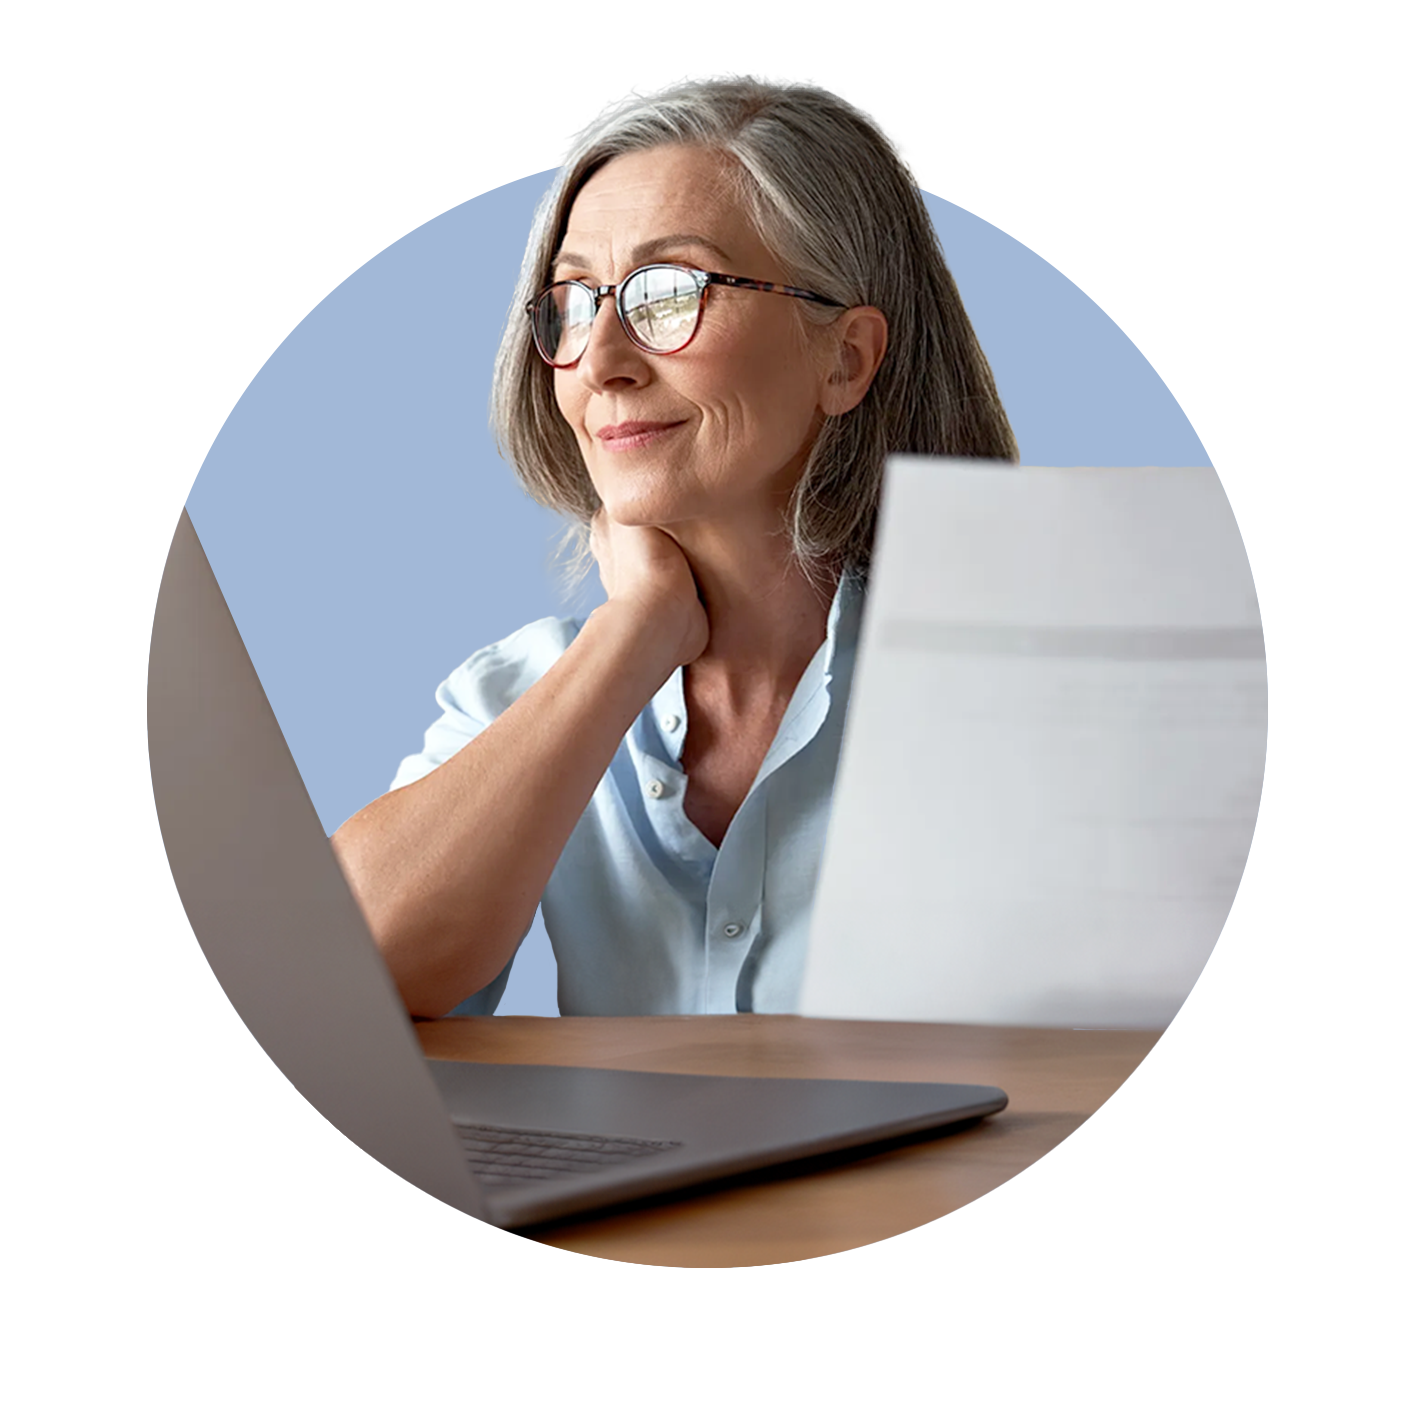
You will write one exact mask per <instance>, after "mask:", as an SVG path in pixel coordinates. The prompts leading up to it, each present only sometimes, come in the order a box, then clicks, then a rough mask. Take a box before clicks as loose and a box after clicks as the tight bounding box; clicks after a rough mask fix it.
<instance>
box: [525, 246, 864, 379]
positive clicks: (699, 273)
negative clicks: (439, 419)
mask: <svg viewBox="0 0 1415 1415" xmlns="http://www.w3.org/2000/svg"><path fill="white" fill-rule="evenodd" d="M649 270H673V271H678V272H679V273H681V274H683V275H690V276H692V278H693V282H694V284H696V285H697V287H698V313H697V317H696V318H695V319H694V321H693V327H692V329H691V330H690V331H689V333H688V337H687V338H686V339H685V340H684V341H683V342H682V343H681V344H676V345H674V347H673V348H671V349H656V348H654V347H653V346H652V345H650V344H647V343H645V342H644V340H642V339H641V338H639V336H638V335H637V334H636V333H635V332H634V329H633V326H632V325H631V324H630V323H629V319H628V316H627V315H626V314H625V313H624V305H623V303H622V302H621V300H620V298H619V292H620V290H622V289H623V288H624V286H626V285H627V284H628V283H629V282H630V281H631V280H632V279H633V278H634V277H635V276H636V275H642V274H644V273H645V272H646V271H649ZM566 285H578V286H579V287H580V289H582V290H583V291H585V293H586V294H588V295H589V297H590V298H591V299H592V300H593V301H594V307H595V309H596V310H598V309H599V307H600V304H601V302H602V301H604V300H607V299H608V298H609V297H610V296H611V295H612V296H613V297H614V312H615V313H616V314H617V315H618V316H619V323H620V326H621V327H622V328H623V330H624V333H625V334H627V335H628V336H629V340H630V342H631V343H633V344H634V345H635V346H636V347H638V348H640V349H642V350H643V351H644V353H646V354H681V353H682V352H683V350H684V349H686V348H687V347H688V345H689V344H691V343H692V342H693V340H694V339H696V338H697V337H698V330H699V329H701V328H702V323H703V306H704V305H705V304H706V302H707V292H708V286H709V285H727V286H730V287H731V288H732V289H734V290H759V291H761V293H762V294H764V295H789V296H790V297H791V298H792V299H794V300H810V301H811V302H812V303H813V304H817V305H828V306H830V308H832V309H840V310H843V309H845V308H846V306H845V305H843V304H841V303H840V301H839V300H830V299H827V298H826V297H825V296H824V295H817V294H816V293H815V292H814V291H812V290H801V289H798V288H797V287H796V286H795V285H778V284H774V283H773V282H772V281H770V280H748V279H747V278H746V276H744V275H723V274H722V273H721V272H719V271H713V270H695V269H694V268H693V267H692V266H691V265H673V264H669V263H667V262H662V261H660V262H656V263H655V264H653V265H641V266H639V268H638V269H637V270H631V271H630V272H629V273H628V274H627V275H626V276H625V277H624V278H623V279H622V280H621V281H620V282H619V283H618V284H617V285H588V284H586V283H585V282H584V281H583V280H557V281H556V282H555V283H554V284H553V285H547V286H546V287H545V289H544V290H542V291H541V292H540V294H539V295H537V296H536V297H535V299H534V300H532V301H531V302H530V303H529V304H528V305H527V306H526V313H527V314H528V315H529V316H530V319H531V339H532V340H533V341H534V343H535V346H536V352H537V353H538V354H539V355H540V356H541V358H542V359H544V360H545V362H546V363H548V364H549V365H550V366H551V368H560V369H566V368H574V367H575V365H576V364H578V363H579V362H580V360H581V359H582V358H584V356H585V350H584V349H581V350H580V352H579V353H578V354H576V355H575V357H574V358H573V359H570V360H569V361H567V362H565V363H557V362H556V361H555V360H554V359H553V358H551V357H550V355H549V354H547V353H546V351H545V349H544V348H543V347H542V346H541V342H540V335H539V333H538V332H537V330H536V317H535V314H536V310H537V309H538V308H539V306H540V304H541V302H542V301H543V300H547V299H549V298H550V297H551V296H552V295H553V294H554V292H555V291H556V290H558V289H562V288H564V287H565V286H566ZM585 346H586V348H588V346H589V338H588V336H586V339H585Z"/></svg>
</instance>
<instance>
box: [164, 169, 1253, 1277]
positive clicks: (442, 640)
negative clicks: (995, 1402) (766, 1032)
mask: <svg viewBox="0 0 1415 1415" xmlns="http://www.w3.org/2000/svg"><path fill="white" fill-rule="evenodd" d="M553 157H555V150H552V149H538V147H507V149H447V147H440V149H154V150H153V151H151V157H150V205H149V215H150V259H149V291H150V327H149V337H150V344H149V348H150V364H149V375H150V379H149V447H150V475H149V608H150V607H151V603H153V600H154V599H156V591H157V582H158V576H160V573H161V563H163V558H164V555H166V549H167V542H168V539H170V536H171V529H173V525H174V524H175V519H177V514H178V509H180V508H181V507H183V505H184V504H185V505H187V507H188V509H190V511H191V515H192V519H194V522H195V526H197V531H198V533H200V535H201V538H202V541H204V543H205V546H207V553H208V555H209V558H211V560H212V565H214V566H215V570H216V574H218V576H219V579H221V582H222V586H224V589H225V591H226V597H228V600H229V603H231V607H232V610H233V613H235V616H236V621H238V624H239V625H241V630H242V634H243V637H245V641H246V645H248V648H249V649H250V654H252V657H253V659H255V662H256V666H258V669H259V671H260V675H262V679H263V682H265V686H266V692H267V693H269V696H270V700H272V703H273V706H275V710H276V713H277V716H279V719H280V723H282V726H283V729H284V733H286V737H287V740H289V743H290V747H291V750H293V753H294V757H296V760H297V761H299V763H300V767H301V771H303V774H304V780H306V784H307V785H308V790H310V794H311V797H313V798H314V804H316V807H317V808H318V811H320V815H321V818H323V821H324V824H325V826H327V829H330V831H333V829H335V828H337V826H338V825H340V822H342V821H344V819H345V818H347V816H348V815H351V814H352V812H354V811H357V809H358V808H359V807H361V805H364V804H365V802H366V801H368V799H371V798H372V797H375V795H378V794H379V792H382V791H383V790H386V787H388V782H389V780H391V777H392V774H393V768H395V767H396V764H398V761H399V758H400V757H402V756H403V754H405V753H408V751H412V750H416V749H417V747H419V744H420V741H422V732H423V729H424V727H426V726H427V723H429V722H430V720H432V717H433V716H434V713H436V709H434V705H433V698H432V695H433V689H434V688H436V685H437V683H439V682H440V681H441V679H443V676H446V674H447V671H449V669H451V668H453V666H454V665H456V664H458V662H460V661H461V659H463V658H466V657H467V655H468V654H470V652H471V651H473V649H475V648H478V647H481V645H483V644H487V642H490V641H492V640H495V638H498V637H501V635H504V634H505V633H508V631H511V630H514V628H518V627H519V625H521V624H525V623H528V621H529V620H533V618H538V617H541V616H543V614H552V613H565V611H566V610H565V606H563V601H562V600H560V599H559V596H558V591H556V589H555V583H553V579H552V576H550V574H549V572H548V567H546V566H548V558H549V552H550V545H552V538H553V533H555V531H556V522H555V521H553V518H550V516H549V515H548V514H546V512H542V511H541V509H539V508H536V507H533V505H532V504H531V502H529V501H526V499H525V497H524V495H522V494H521V492H519V491H518V490H516V487H515V483H514V480H512V477H511V474H509V471H508V470H507V468H505V467H504V464H502V463H501V461H499V460H498V457H497V454H495V450H494V447H492V444H491V439H490V434H488V433H487V393H488V388H490V376H491V361H492V355H494V351H495V345H497V340H498V334H499V328H501V324H502V321H504V318H505V313H507V307H508V304H509V299H511V291H512V284H514V277H515V272H516V269H518V266H519V260H521V252H522V245H524V241H525V233H526V229H528V228H529V221H531V214H532V209H533V207H535V201H536V198H538V197H539V194H541V192H542V190H543V188H545V185H546V184H548V181H549V177H550V161H552V158H553ZM916 161H917V163H918V166H921V167H923V170H924V173H925V175H927V178H928V187H927V192H925V197H927V201H928V205H930V209H931V211H932V215H934V221H935V225H937V226H938V231H940V233H941V238H942V243H944V249H945V253H947V256H948V260H949V265H951V267H952V270H954V275H955V277H957V280H958V284H959V287H961V290H962V294H964V300H965V303H966V307H968V310H969V314H971V316H972V320H974V324H975V327H976V330H978V334H979V337H981V340H982V344H983V348H985V350H986V351H988V355H989V358H991V361H992V365H993V372H995V374H996V378H998V385H999V389H1000V392H1002V396H1003V400H1005V403H1006V406H1007V410H1009V415H1010V417H1012V422H1013V427H1015V430H1016V433H1017V440H1019V443H1020V447H1022V457H1023V461H1026V463H1032V464H1041V466H1077V464H1088V466H1140V464H1149V466H1217V467H1218V470H1220V473H1221V475H1223V480H1224V484H1225V487H1227V488H1228V494H1230V498H1231V499H1232V502H1234V508H1235V511H1237V514H1238V519H1240V524H1241V526H1242V531H1244V536H1245V539H1247V543H1248V550H1249V555H1251V558H1252V565H1254V574H1255V579H1257V582H1258V587H1259V593H1261V596H1262V600H1264V604H1266V560H1268V533H1266V515H1268V511H1266V505H1268V501H1266V495H1268V492H1266V480H1268V460H1266V458H1268V450H1266V437H1268V422H1266V408H1268V381H1266V325H1268V303H1266V287H1268V272H1266V245H1268V228H1266V200H1268V198H1266V181H1268V157H1266V150H1265V149H1252V147H1248V149H1244V147H1223V149H1180V147H1165V149H1140V147H1111V149H1061V147H1037V149H998V147H983V149H955V147H949V149H930V147H921V149H918V151H917V154H916ZM149 818H150V848H149V849H150V866H149V869H150V876H149V927H150V934H149V938H150V945H149V949H150V951H149V1003H150V1012H149V1017H150V1022H149V1036H150V1046H149V1061H150V1070H149V1162H150V1169H149V1210H150V1213H149V1261H150V1264H151V1265H153V1266H519V1265H541V1266H594V1265H596V1264H594V1262H593V1261H591V1259H580V1258H576V1257H573V1255H566V1254H560V1252H558V1251H555V1249H549V1248H543V1247H541V1245H538V1244H533V1242H529V1241H526V1240H521V1238H515V1237H511V1235H507V1234H501V1232H497V1231H495V1230H491V1228H485V1227H484V1225H481V1224H477V1223H474V1221H473V1220H470V1218H466V1217H463V1215H461V1214H457V1213H453V1211H451V1210H449V1208H444V1207H443V1206H441V1204H439V1203H436V1201H434V1200H432V1199H427V1197H426V1196H424V1194H422V1193H419V1191H417V1190H415V1189H412V1187H410V1186H408V1184H405V1183H403V1182H402V1180H399V1179H396V1177H393V1176H392V1174H389V1173H388V1172H386V1170H383V1169H382V1167H381V1166H378V1165H376V1163H375V1162H372V1160H369V1159H368V1157H366V1156H365V1155H362V1153H361V1152H359V1150H357V1149H355V1148H354V1146H352V1145H350V1143H348V1142H347V1140H345V1139H344V1138H342V1136H341V1135H340V1133H338V1132H335V1131H334V1129H333V1128H331V1126H330V1125H328V1124H325V1122H324V1121H323V1119H321V1118H320V1116H318V1115H317V1114H316V1112H314V1111H313V1109H311V1108H310V1107H308V1105H307V1104H306V1102H304V1101H303V1099H301V1098H300V1097H299V1095H297V1094H296V1092H294V1091H293V1090H291V1087H290V1085H289V1084H287V1082H286V1081H284V1078H283V1077H282V1075H280V1074H279V1073H277V1071H276V1070H275V1068H273V1067H272V1065H270V1064H269V1061H267V1060H266V1058H265V1056H263V1053H262V1051H260V1050H259V1047H258V1046H256V1043H255V1041H253V1040H252V1039H250V1036H249V1034H248V1033H246V1030H245V1027H243V1026H242V1024H241V1022H239V1020H238V1019H236V1016H235V1015H233V1013H232V1010H231V1007H229V1006H228V1005H226V1002H225V999H224V996H222V995H221V991H219V988H218V986H216V983H215V981H214V979H212V976H211V974H209V971H208V969H207V965H205V962H204V959H202V957H201V954H200V951H198V948H197V945H195V941H194V940H192V937H191V932H190V930H188V928H187V924H185V920H184V917H183V914H181V907H180V904H178V901H177V897H175V893H174V891H173V887H171V877H170V874H168V872H167V860H166V853H164V850H163V845H161V838H160V835H158V832H157V826H156V816H154V815H153V812H151V807H149ZM1266 893H1268V859H1266V808H1265V809H1264V816H1262V819H1261V821H1259V825H1258V836H1257V842H1255V846H1254V853H1252V859H1251V862H1249V866H1248V873H1247V876H1245V879H1244V884H1242V889H1241V891H1240V896H1238V901H1237V906H1235V908H1234V914H1232V917H1231V918H1230V921H1228V927H1227V930H1225V931H1224V937H1223V940H1221V941H1220V945H1218V948H1217V949H1215V952H1214V957H1213V961H1211V962H1210V965H1208V968H1207V971H1206V972H1204V976H1203V978H1201V981H1200V983H1199V986H1197V988H1196V991H1194V993H1193V996H1191V998H1190V1000H1189V1003H1187V1005H1186V1006H1184V1009H1183V1012H1182V1013H1180V1016H1179V1019H1177V1020H1176V1023H1174V1024H1173V1027H1172V1029H1170V1030H1169V1033H1167V1034H1166V1036H1165V1039H1163V1040H1162V1041H1160V1044H1159V1047H1157V1050H1156V1051H1155V1053H1153V1056H1152V1057H1150V1058H1149V1060H1148V1061H1146V1063H1145V1065H1143V1067H1142V1068H1140V1070H1139V1071H1138V1073H1136V1075H1135V1077H1133V1078H1132V1080H1131V1081H1129V1082H1128V1084H1126V1085H1125V1087H1124V1088H1122V1091H1121V1092H1119V1094H1118V1095H1116V1097H1115V1099H1112V1101H1111V1102H1109V1105H1107V1107H1105V1108H1104V1109H1102V1111H1101V1112H1099V1115H1097V1116H1095V1119H1092V1121H1091V1122H1090V1124H1088V1125H1085V1126H1084V1128H1082V1129H1081V1131H1080V1132H1078V1133H1077V1135H1075V1136H1074V1138H1073V1139H1070V1140H1068V1142H1067V1143H1065V1145H1063V1146H1061V1148H1060V1149H1058V1150H1056V1152H1054V1153H1053V1155H1050V1156H1047V1157H1046V1159H1043V1160H1041V1162H1040V1163H1039V1165H1036V1166H1034V1167H1033V1169H1032V1170H1029V1172H1027V1173H1024V1174H1022V1176H1019V1177H1017V1179H1015V1180H1013V1182H1012V1183H1009V1184H1006V1186H1003V1187H1002V1189H1000V1190H998V1191H995V1193H992V1194H989V1196H986V1197H985V1199H982V1200H979V1201H978V1203H975V1204H972V1206H969V1207H968V1208H965V1210H962V1211H961V1213H958V1214H954V1215H951V1217H948V1218H945V1220H941V1221H940V1223H935V1224H931V1225H930V1227H927V1228H923V1230H918V1231H917V1232H914V1234H908V1235H904V1237H900V1238H896V1240H891V1241H889V1242H886V1244H879V1245H876V1247H872V1248H866V1249H862V1251H860V1252H857V1254H846V1255H842V1257H838V1258H829V1259H821V1265H829V1266H855V1265H859V1266H890V1265H893V1266H1262V1265H1265V1264H1266V1261H1268V1207H1266V1203H1268V1167H1266V1166H1268V1133H1266V1090H1268V1013H1266V1000H1268V975H1266V940H1268V911H1266ZM501 1010H502V1012H539V1013H552V1012H553V1010H555V981H553V966H552V961H550V955H549V947H548V944H546V941H545V937H543V932H541V930H539V927H538V930H536V931H535V932H533V934H532V937H531V938H529V940H528V942H526V945H525V947H524V948H522V954H521V957H519V958H518V962H516V966H515V969H514V972H512V981H511V985H509V988H508V992H507V998H505V1002H504V1003H502V1007H501Z"/></svg>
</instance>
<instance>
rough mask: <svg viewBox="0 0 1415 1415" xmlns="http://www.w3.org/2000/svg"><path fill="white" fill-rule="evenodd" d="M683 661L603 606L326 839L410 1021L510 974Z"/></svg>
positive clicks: (641, 625) (615, 608)
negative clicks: (571, 849)
mask: <svg viewBox="0 0 1415 1415" xmlns="http://www.w3.org/2000/svg"><path fill="white" fill-rule="evenodd" d="M678 662H679V656H675V654H674V652H673V651H672V648H671V647H669V648H668V649H667V651H665V645H664V641H663V638H662V636H661V635H655V634H653V633H651V632H648V628H647V625H646V623H645V621H644V620H643V618H642V617H640V616H636V615H635V614H634V613H633V612H632V611H631V610H628V609H626V608H624V607H623V606H622V605H616V604H614V603H613V602H611V603H609V604H606V605H605V606H603V607H602V608H601V609H599V610H597V611H596V612H595V613H594V614H593V615H591V617H590V619H589V620H588V622H587V623H586V624H585V626H584V628H583V629H582V630H581V631H580V633H579V634H578V635H577V636H576V638H575V639H574V640H573V642H572V643H571V644H570V646H569V647H568V648H567V649H566V650H565V653H564V654H563V655H562V656H561V658H560V659H559V660H558V661H557V662H556V664H555V666H554V667H553V668H552V669H551V670H550V671H549V672H548V673H546V675H545V676H544V677H543V678H542V679H541V680H540V681H539V682H537V683H536V684H534V685H533V686H532V687H531V688H530V689H529V690H527V692H526V693H525V694H524V695H523V696H522V697H521V698H520V699H518V700H517V701H516V702H515V703H513V704H512V705H511V707H509V708H508V709H507V710H506V711H505V712H504V713H502V714H501V716H499V717H498V718H497V719H496V720H495V721H494V722H492V723H491V724H490V725H489V726H488V727H487V728H486V730H485V731H484V732H482V733H481V734H479V735H478V736H477V737H476V738H475V739H473V740H472V741H471V742H469V743H468V744H467V745H466V746H465V747H464V748H462V750H461V751H459V752H458V753H457V754H456V755H455V756H453V757H451V758H449V760H448V761H446V762H444V763H443V764H442V765H441V766H440V767H438V768H437V770H435V771H433V772H431V773H430V774H429V775H427V776H425V777H423V778H422V779H421V780H420V781H415V782H413V783H412V784H411V785H408V786H405V787H402V788H401V789H399V790H397V791H392V792H390V793H389V794H388V795H386V796H382V797H380V798H379V799H378V800H376V801H374V802H373V803H372V804H371V805H369V806H367V807H365V808H364V809H363V810H362V811H360V812H359V813H358V814H357V815H356V816H354V817H352V818H351V819H350V820H348V821H346V822H345V824H344V825H343V826H341V827H340V828H339V830H338V831H337V832H336V833H335V836H334V839H333V845H334V850H335V853H336V855H337V857H338V859H339V862H340V864H341V866H342V867H343V869H344V873H345V875H346V876H347V877H348V880H349V884H350V887H351V888H352V889H353V892H354V896H355V898H356V899H357V900H358V902H359V905H360V907H361V908H362V910H363V912H364V916H365V918H366V919H367V920H368V923H369V927H370V929H371V930H372V932H373V936H374V938H375V940H376V941H377V943H378V946H379V948H380V950H381V951H382V953H383V956H384V958H385V960H386V961H387V963H388V966H389V968H390V970H391V971H392V973H393V978H394V981H395V982H396V983H397V985H398V988H399V991H400V992H401V993H402V995H403V1000H404V1002H405V1003H406V1005H407V1007H408V1010H409V1011H410V1012H411V1013H412V1014H413V1015H414V1016H423V1017H437V1016H441V1015H442V1014H443V1013H444V1012H446V1011H447V1010H448V1009H449V1008H451V1007H454V1006H455V1005H456V1004H457V1003H458V1002H460V1001H462V999H463V998H465V997H468V996H469V995H470V994H472V993H474V992H476V991H477V990H478V989H480V988H482V987H485V986H486V985H487V984H488V983H490V982H491V981H492V980H493V979H494V978H495V977H496V976H497V975H498V974H499V973H500V972H501V970H502V969H503V968H504V967H505V966H506V963H507V960H508V959H509V958H510V957H511V955H512V954H513V953H514V952H515V950H516V947H517V945H518V944H519V943H520V941H521V939H522V938H523V937H524V936H525V932H526V930H527V929H528V928H529V927H530V924H531V920H532V919H533V917H534V915H535V911H536V906H537V905H538V903H539V902H540V897H541V894H542V893H543V892H544V890H545V886H546V882H547V881H548V880H549V878H550V875H551V871H552V870H553V869H554V868H555V863H556V861H557V860H558V859H559V857H560V852H561V851H562V850H563V849H564V846H565V842H566V841H567V840H568V839H569V837H570V832H571V831H572V830H573V829H574V828H575V823H576V822H577V821H578V820H579V818H580V816H581V814H582V813H583V811H584V809H585V807H586V805H587V804H588V803H589V800H590V797H591V796H592V795H593V793H594V790H595V787H596V786H597V785H598V783H599V781H600V779H601V777H602V776H603V775H604V773H605V771H606V770H607V769H608V767H609V763H610V761H611V760H612V758H613V756H614V753H615V751H616V749H617V748H618V745H619V743H620V741H621V740H622V739H623V737H624V734H625V733H626V732H627V731H628V730H629V727H630V726H631V725H632V723H633V721H634V719H635V718H636V717H637V716H638V714H639V713H640V711H642V709H643V707H644V704H645V703H647V702H648V701H649V699H650V698H651V697H652V696H653V694H654V693H655V692H656V691H657V690H658V689H659V687H661V686H662V684H663V682H664V681H665V680H666V679H667V678H668V676H669V674H671V673H672V672H673V670H674V668H675V667H677V666H678Z"/></svg>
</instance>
